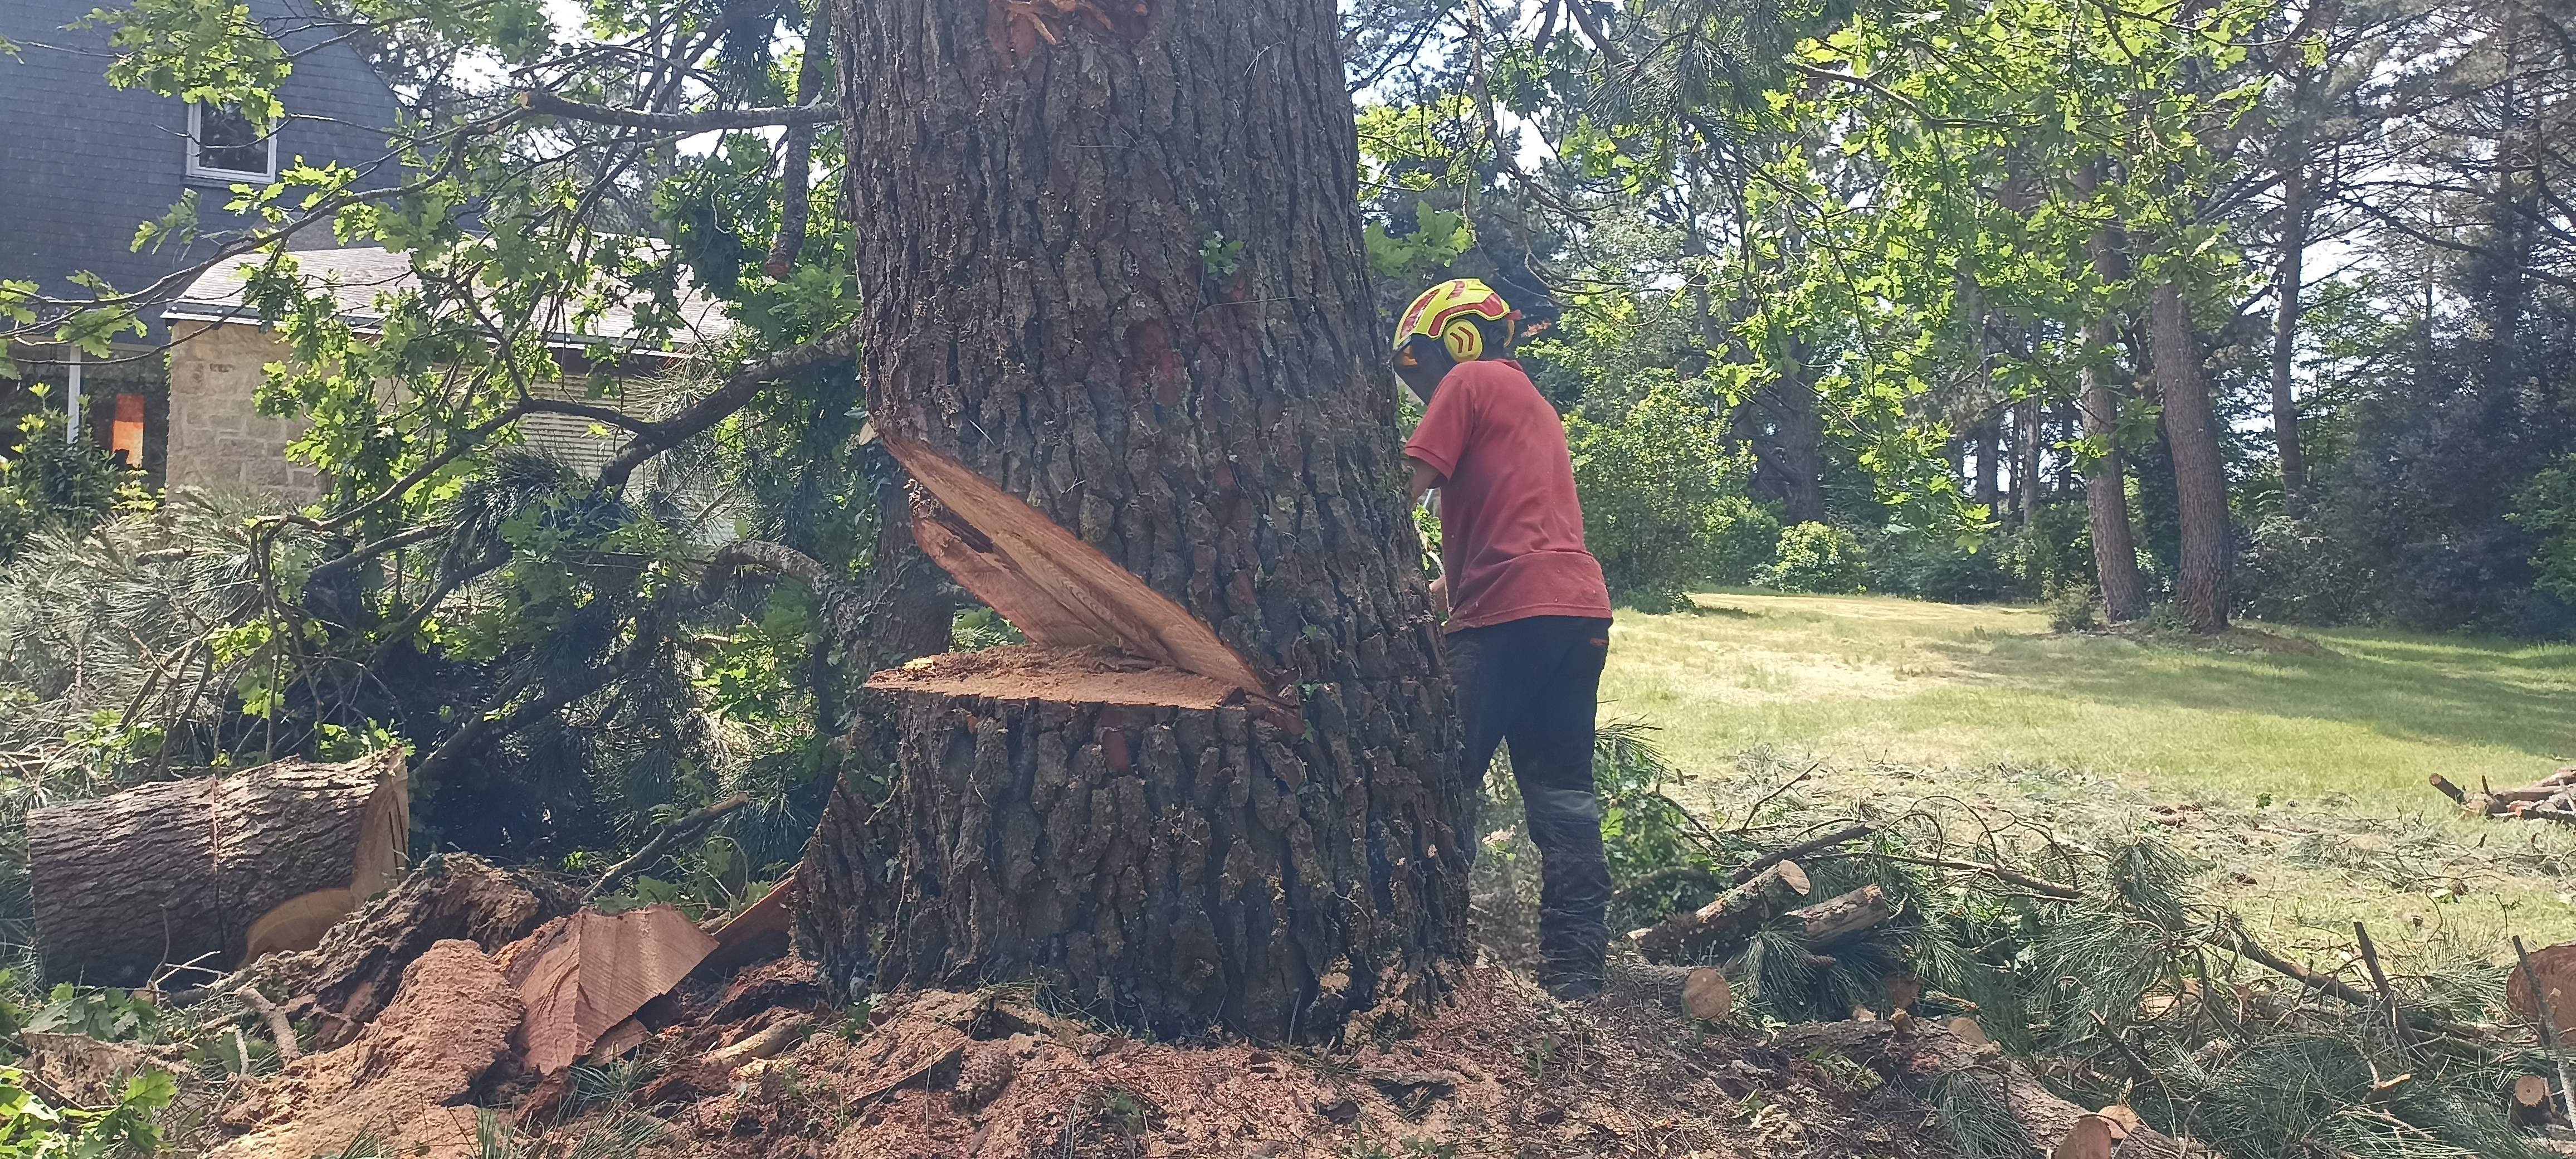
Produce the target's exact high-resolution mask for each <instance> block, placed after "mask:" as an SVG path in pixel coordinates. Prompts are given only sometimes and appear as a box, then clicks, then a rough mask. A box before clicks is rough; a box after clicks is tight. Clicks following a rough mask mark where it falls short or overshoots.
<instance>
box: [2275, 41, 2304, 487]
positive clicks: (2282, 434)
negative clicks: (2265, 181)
mask: <svg viewBox="0 0 2576 1159" xmlns="http://www.w3.org/2000/svg"><path fill="white" fill-rule="evenodd" d="M2301 87H2302V88H2305V87H2306V86H2305V84H2304V83H2302V85H2301ZM2302 130H2303V125H2302V123H2301V122H2299V121H2296V120H2294V121H2293V122H2292V127H2291V128H2290V129H2289V130H2288V131H2287V133H2286V138H2287V139H2286V140H2285V142H2284V144H2283V146H2282V153H2283V155H2284V157H2283V162H2282V169H2281V264H2280V269H2279V271H2278V278H2279V281H2280V283H2281V298H2280V302H2279V304H2278V305H2277V306H2276V307H2275V308H2274V311H2273V315H2272V445H2273V447H2274V449H2275V450H2276V451H2277V452H2278V453H2279V455H2280V458H2281V506H2282V509H2283V510H2285V511H2287V512H2288V513H2289V514H2290V515H2291V516H2293V517H2297V516H2302V515H2306V514H2307V513H2308V464H2307V458H2306V457H2305V456H2304V455H2302V454H2300V452H2299V400H2298V396H2297V395H2296V394H2295V393H2293V391H2292V385H2293V380H2292V378H2291V371H2292V370H2293V369H2295V365H2296V360H2297V357H2298V348H2299V291H2300V289H2301V288H2302V287H2303V286H2304V285H2305V284H2306V283H2305V280H2304V279H2305V277H2306V275H2305V273H2304V272H2303V270H2302V266H2303V265H2304V263H2305V260H2306V256H2307V249H2308V175H2307V165H2308V159H2307V157H2306V156H2305V153H2306V151H2307V146H2306V134H2305V133H2304V132H2303V131H2302Z"/></svg>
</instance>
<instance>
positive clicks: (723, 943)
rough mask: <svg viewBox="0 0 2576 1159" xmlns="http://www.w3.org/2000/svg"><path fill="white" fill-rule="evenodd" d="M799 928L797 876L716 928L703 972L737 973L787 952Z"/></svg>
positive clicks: (783, 882)
mask: <svg viewBox="0 0 2576 1159" xmlns="http://www.w3.org/2000/svg"><path fill="white" fill-rule="evenodd" d="M795 925H796V875H795V874H793V873H790V874H788V875H787V879H786V880H784V881H781V882H779V883H778V884H777V885H775V886H772V887H770V890H769V892H768V893H765V894H762V895H761V898H760V900H759V901H756V902H753V903H751V906H750V908H748V909H745V910H743V911H742V912H741V913H738V914H735V915H733V917H732V918H730V919H727V920H726V922H725V923H724V924H723V925H721V926H717V927H716V932H715V939H716V948H715V951H714V952H713V953H710V954H708V955H707V960H706V961H704V962H701V963H699V965H698V968H699V969H701V970H713V971H718V972H723V971H729V970H737V969H740V968H742V967H743V966H745V965H748V964H750V963H752V962H756V961H759V960H761V959H763V958H770V957H775V956H777V955H779V954H783V953H785V952H787V943H788V937H789V935H790V933H791V932H793V930H794V928H795Z"/></svg>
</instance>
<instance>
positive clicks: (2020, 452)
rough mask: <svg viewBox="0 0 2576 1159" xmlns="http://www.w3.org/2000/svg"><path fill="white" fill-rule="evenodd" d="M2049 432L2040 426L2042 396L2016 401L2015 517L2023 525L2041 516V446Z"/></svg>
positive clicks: (2014, 412)
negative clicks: (2040, 397) (2044, 431)
mask: <svg viewBox="0 0 2576 1159" xmlns="http://www.w3.org/2000/svg"><path fill="white" fill-rule="evenodd" d="M2047 441H2048V436H2047V435H2046V434H2045V433H2043V432H2042V431H2041V429H2040V423H2039V400H2038V399H2036V398H2025V399H2023V400H2021V401H2020V402H2017V403H2014V404H2013V485H2012V497H2013V519H2014V521H2015V522H2017V523H2019V524H2020V525H2021V526H2023V527H2028V526H2030V524H2031V521H2032V520H2034V519H2036V518H2038V517H2039V500H2040V494H2041V490H2042V488H2041V486H2040V481H2039V473H2040V447H2041V446H2042V444H2044V443H2046V442H2047Z"/></svg>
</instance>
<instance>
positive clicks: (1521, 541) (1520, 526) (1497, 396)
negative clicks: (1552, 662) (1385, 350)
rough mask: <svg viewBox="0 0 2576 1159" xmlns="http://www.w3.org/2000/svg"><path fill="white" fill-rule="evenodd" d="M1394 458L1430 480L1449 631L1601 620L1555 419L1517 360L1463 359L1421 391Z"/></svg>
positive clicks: (1604, 589)
mask: <svg viewBox="0 0 2576 1159" xmlns="http://www.w3.org/2000/svg"><path fill="white" fill-rule="evenodd" d="M1404 454H1405V457H1407V458H1411V459H1419V460H1421V461H1422V462H1424V463H1427V464H1430V466H1431V469H1432V470H1435V471H1438V472H1440V474H1441V482H1440V567H1441V570H1442V571H1444V572H1446V573H1447V574H1448V577H1449V605H1450V612H1449V630H1451V631H1456V630H1458V629H1460V628H1482V627H1487V626H1489V625H1493V624H1500V623H1506V622H1509V621H1512V620H1525V619H1528V618H1530V617H1532V616H1595V617H1600V618H1603V619H1607V618H1609V615H1610V589H1609V587H1608V586H1607V585H1605V584H1603V583H1602V582H1601V561H1599V560H1596V559H1594V558H1592V553H1591V552H1589V551H1585V550H1584V549H1583V507H1582V505H1581V504H1580V503H1578V502H1576V500H1575V497H1574V460H1573V458H1572V456H1570V455H1568V454H1567V453H1566V449H1565V423H1564V422H1563V421H1562V420H1560V419H1558V418H1557V417H1556V408H1555V407H1552V406H1549V405H1548V402H1547V400H1546V399H1545V398H1542V397H1540V395H1539V393H1538V387H1536V386H1534V385H1532V384H1531V383H1530V380H1529V375H1527V374H1524V373H1522V372H1521V364H1520V363H1517V362H1513V361H1509V360H1507V359H1488V360H1485V361H1481V362H1468V363H1462V364H1460V365H1459V366H1458V367H1456V368H1455V369H1452V370H1451V371H1450V372H1449V375H1448V377H1446V378H1443V379H1441V380H1440V388H1439V389H1438V390H1435V391H1432V392H1431V406H1430V407H1429V409H1427V410H1425V411H1424V412H1423V414H1422V425H1421V426H1419V427H1416V428H1414V431H1413V440H1412V441H1411V442H1408V443H1406V444H1405V445H1404Z"/></svg>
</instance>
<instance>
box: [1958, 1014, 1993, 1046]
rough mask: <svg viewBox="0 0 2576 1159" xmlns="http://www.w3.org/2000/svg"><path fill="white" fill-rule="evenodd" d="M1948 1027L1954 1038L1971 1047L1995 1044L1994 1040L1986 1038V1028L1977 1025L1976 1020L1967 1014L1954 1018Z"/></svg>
mask: <svg viewBox="0 0 2576 1159" xmlns="http://www.w3.org/2000/svg"><path fill="white" fill-rule="evenodd" d="M1948 1025H1949V1028H1950V1034H1951V1035H1952V1036H1953V1037H1955V1038H1957V1039H1958V1040H1959V1041H1961V1042H1964V1043H1967V1044H1968V1045H1970V1046H1986V1045H1988V1044H1990V1043H1992V1042H1994V1039H1991V1038H1988V1037H1986V1028H1985V1027H1983V1026H1979V1025H1977V1020H1976V1019H1974V1018H1970V1017H1968V1016H1967V1015H1965V1014H1962V1015H1959V1016H1957V1017H1955V1018H1952V1019H1951V1020H1950V1021H1949V1024H1948Z"/></svg>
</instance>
